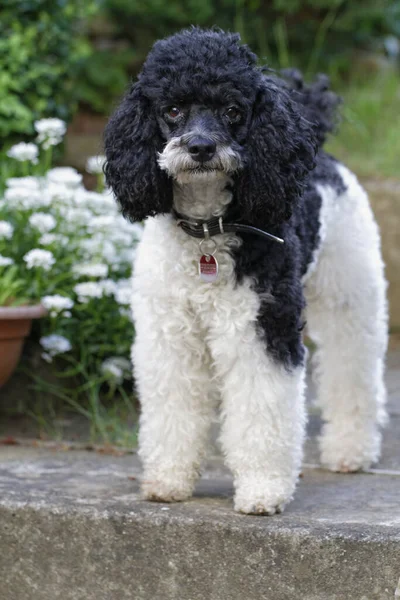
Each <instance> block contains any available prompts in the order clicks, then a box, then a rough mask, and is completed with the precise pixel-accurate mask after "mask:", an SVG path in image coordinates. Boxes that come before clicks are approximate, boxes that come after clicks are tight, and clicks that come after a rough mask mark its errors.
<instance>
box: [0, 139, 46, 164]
mask: <svg viewBox="0 0 400 600" xmlns="http://www.w3.org/2000/svg"><path fill="white" fill-rule="evenodd" d="M38 154H39V148H38V147H37V146H36V144H26V143H25V142H20V143H19V144H15V146H11V148H10V149H9V151H8V152H7V156H9V157H10V158H15V160H18V161H20V162H23V161H25V160H29V161H30V162H32V163H33V164H35V165H36V164H37V162H38Z"/></svg>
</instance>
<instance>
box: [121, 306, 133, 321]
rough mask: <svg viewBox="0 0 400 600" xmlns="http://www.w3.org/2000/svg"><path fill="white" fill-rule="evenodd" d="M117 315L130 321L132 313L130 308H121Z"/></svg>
mask: <svg viewBox="0 0 400 600" xmlns="http://www.w3.org/2000/svg"><path fill="white" fill-rule="evenodd" d="M119 314H120V315H121V317H126V318H127V319H129V320H130V321H132V313H131V310H130V308H126V306H121V307H120V309H119Z"/></svg>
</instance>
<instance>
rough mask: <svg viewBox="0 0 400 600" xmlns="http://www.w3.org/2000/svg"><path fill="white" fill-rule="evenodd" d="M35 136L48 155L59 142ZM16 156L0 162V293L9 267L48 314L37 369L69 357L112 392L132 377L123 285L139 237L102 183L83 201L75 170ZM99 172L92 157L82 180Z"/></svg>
mask: <svg viewBox="0 0 400 600" xmlns="http://www.w3.org/2000/svg"><path fill="white" fill-rule="evenodd" d="M35 128H36V131H37V133H38V138H37V141H38V143H39V144H42V147H43V148H44V149H45V150H46V149H47V150H46V152H47V151H48V150H49V149H51V147H52V146H53V145H55V144H56V143H59V142H60V141H61V139H62V136H63V135H64V133H65V124H64V123H63V122H62V121H59V120H58V119H44V120H42V121H38V122H36V123H35ZM21 146H22V145H21V144H17V146H13V148H11V149H10V150H9V152H8V156H9V157H10V161H11V162H10V168H9V170H8V172H9V173H11V174H13V173H12V168H11V167H12V164H15V169H14V174H13V176H11V177H8V178H7V180H6V181H5V182H4V183H5V190H4V193H3V194H2V195H1V194H0V291H1V274H2V273H5V271H6V270H7V269H8V268H9V267H10V266H11V265H13V266H12V267H11V269H16V277H18V280H19V281H21V280H22V281H23V282H24V284H25V290H24V298H26V299H29V300H30V301H31V302H39V301H41V302H42V304H43V305H44V307H45V308H46V309H47V311H48V317H47V318H44V319H41V321H40V323H39V327H40V330H41V331H40V336H39V338H40V344H41V346H42V348H43V353H42V357H43V360H45V361H47V362H53V361H54V359H55V357H58V356H65V357H66V359H67V358H68V357H73V358H74V360H76V361H77V363H78V364H79V363H82V362H84V363H85V370H86V372H87V373H92V376H94V375H93V374H97V376H98V377H101V378H103V380H104V381H108V383H109V385H110V386H111V387H115V385H120V384H121V383H122V382H123V380H124V379H127V378H129V377H130V373H131V368H130V360H129V352H130V345H131V342H132V337H133V325H132V320H131V314H130V308H129V304H130V298H131V283H130V276H131V269H132V259H133V257H134V253H135V247H136V244H137V242H138V240H139V239H140V236H141V233H142V227H141V226H140V225H138V224H136V225H134V224H130V223H128V222H127V221H125V220H124V219H123V217H122V216H121V214H120V213H119V211H118V206H117V203H116V202H115V200H114V197H113V195H112V194H111V193H110V192H109V191H108V190H104V189H102V182H101V181H100V179H98V182H99V181H100V184H101V185H98V188H97V191H89V190H87V189H86V188H85V187H84V186H83V184H82V175H81V174H80V173H78V172H77V171H76V170H75V169H73V168H71V167H57V168H48V169H46V168H44V167H43V168H42V166H43V165H42V166H41V163H40V164H39V165H37V166H35V161H36V158H37V157H38V156H39V159H40V160H42V159H43V161H44V162H45V161H46V160H47V158H46V157H47V154H46V152H45V153H44V154H40V153H39V154H38V153H37V152H34V151H33V150H32V149H31V150H30V152H31V153H30V154H29V149H28V150H27V149H26V147H25V146H26V145H25V146H24V147H23V148H22V147H21ZM27 146H32V147H34V148H36V149H37V146H35V145H34V144H30V145H29V144H28V145H27ZM22 157H24V158H22ZM22 160H25V161H26V160H28V161H30V162H31V172H30V173H29V172H21V170H19V166H18V165H19V161H22ZM12 161H14V163H12ZM103 162H104V157H92V158H91V159H89V160H88V165H87V168H88V171H90V172H91V173H92V174H95V175H98V176H99V177H101V178H102V166H103ZM40 169H41V170H40ZM21 174H23V175H24V176H18V175H21ZM0 183H1V181H0ZM36 331H37V328H36Z"/></svg>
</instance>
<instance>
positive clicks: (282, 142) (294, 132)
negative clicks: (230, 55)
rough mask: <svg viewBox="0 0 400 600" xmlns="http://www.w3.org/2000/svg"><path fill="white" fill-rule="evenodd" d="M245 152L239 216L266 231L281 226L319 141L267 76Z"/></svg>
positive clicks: (298, 193) (239, 186) (240, 174)
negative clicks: (265, 228) (266, 228)
mask: <svg viewBox="0 0 400 600" xmlns="http://www.w3.org/2000/svg"><path fill="white" fill-rule="evenodd" d="M244 148H245V150H247V152H246V154H245V158H244V168H243V169H242V171H239V172H238V174H237V176H236V182H235V184H236V185H235V194H236V202H237V205H238V206H239V209H240V212H241V215H242V218H243V219H245V220H247V221H251V222H253V223H254V224H257V223H258V225H259V226H262V225H264V226H265V227H267V226H271V225H277V224H279V223H282V222H283V221H285V220H287V219H289V218H290V215H291V214H292V211H293V206H294V204H295V203H296V202H297V201H298V199H299V198H300V196H301V192H302V189H303V186H304V183H305V179H306V176H307V174H308V172H309V171H310V170H312V169H313V168H314V166H315V162H314V158H315V154H316V150H317V140H316V136H315V134H314V130H313V125H312V124H311V123H309V122H308V121H306V120H305V119H304V118H303V117H302V116H301V113H300V107H299V106H298V105H297V104H296V103H295V102H294V101H293V100H292V98H291V97H290V95H289V93H288V91H286V90H285V89H284V88H282V87H280V86H279V83H277V82H275V81H274V80H273V79H268V78H265V79H264V80H263V83H262V87H261V88H260V89H259V91H258V94H257V97H256V101H255V104H254V106H253V115H252V119H251V123H250V126H249V129H248V134H247V141H246V142H245V144H244Z"/></svg>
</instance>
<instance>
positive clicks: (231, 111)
mask: <svg viewBox="0 0 400 600" xmlns="http://www.w3.org/2000/svg"><path fill="white" fill-rule="evenodd" d="M225 116H226V117H227V119H228V120H229V121H230V123H237V122H238V121H240V118H241V116H242V114H241V112H240V110H239V109H238V108H236V106H230V107H229V108H228V109H227V110H226V111H225Z"/></svg>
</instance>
